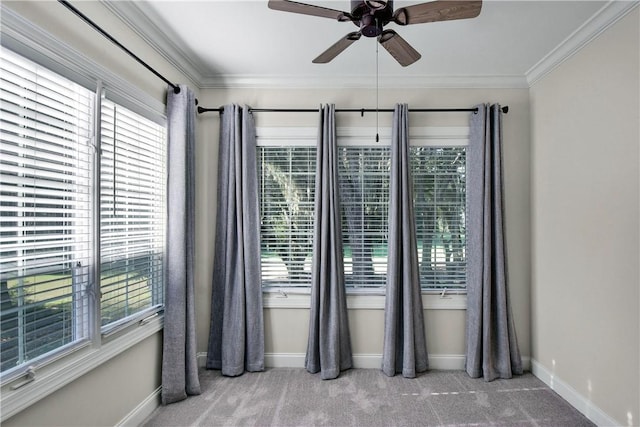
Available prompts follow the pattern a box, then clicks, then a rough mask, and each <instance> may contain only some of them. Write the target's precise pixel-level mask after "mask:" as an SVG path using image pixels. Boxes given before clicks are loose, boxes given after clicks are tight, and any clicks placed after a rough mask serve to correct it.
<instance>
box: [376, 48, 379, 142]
mask: <svg viewBox="0 0 640 427" xmlns="http://www.w3.org/2000/svg"><path fill="white" fill-rule="evenodd" d="M377 41H378V40H376V142H380V133H379V126H378V113H379V108H378V106H379V102H378V101H379V99H378V96H379V91H380V89H379V83H378V78H379V77H378V75H379V74H380V72H379V64H378V47H379V46H378V45H379V44H380V43H377Z"/></svg>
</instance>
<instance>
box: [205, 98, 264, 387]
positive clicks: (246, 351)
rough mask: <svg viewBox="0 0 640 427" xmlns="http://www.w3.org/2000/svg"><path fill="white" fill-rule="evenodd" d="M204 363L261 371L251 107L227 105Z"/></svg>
mask: <svg viewBox="0 0 640 427" xmlns="http://www.w3.org/2000/svg"><path fill="white" fill-rule="evenodd" d="M209 334H210V335H209V349H208V353H207V368H208V369H221V370H222V374H223V375H227V376H237V375H241V374H242V373H243V372H245V370H246V371H250V372H251V371H253V372H255V371H262V370H264V322H263V315H262V280H261V274H260V217H259V213H258V177H257V163H256V131H255V123H254V119H253V115H252V114H251V112H250V110H249V107H247V106H244V107H240V106H238V105H226V106H225V107H224V112H223V114H222V117H221V128H220V147H219V155H218V209H217V216H216V238H215V255H214V262H213V283H212V291H211V325H210V332H209Z"/></svg>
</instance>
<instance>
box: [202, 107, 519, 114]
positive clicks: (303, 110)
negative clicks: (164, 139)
mask: <svg viewBox="0 0 640 427" xmlns="http://www.w3.org/2000/svg"><path fill="white" fill-rule="evenodd" d="M250 110H251V111H252V112H254V113H317V112H318V111H319V110H318V109H317V108H315V109H314V108H251V109H250ZM501 110H502V112H503V113H504V114H507V113H508V112H509V106H508V105H505V106H504V107H502V108H501ZM208 111H217V112H218V113H220V114H222V113H223V112H224V108H223V107H219V108H204V107H198V113H199V114H202V113H206V112H208ZM393 111H394V110H392V109H390V108H382V109H375V108H336V113H342V112H346V113H360V115H361V116H364V113H376V112H380V113H393ZM409 112H410V113H463V112H474V113H477V112H478V109H477V108H410V109H409Z"/></svg>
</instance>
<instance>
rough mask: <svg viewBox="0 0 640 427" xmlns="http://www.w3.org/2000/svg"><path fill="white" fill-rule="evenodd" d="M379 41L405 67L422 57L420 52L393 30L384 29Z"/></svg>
mask: <svg viewBox="0 0 640 427" xmlns="http://www.w3.org/2000/svg"><path fill="white" fill-rule="evenodd" d="M378 41H379V42H380V44H381V45H382V46H383V47H384V48H385V49H387V51H388V52H389V53H390V54H391V56H393V57H394V58H395V59H396V61H398V62H399V63H400V65H402V66H403V67H406V66H407V65H411V64H413V63H414V62H416V61H417V60H418V59H420V58H421V56H420V53H418V51H417V50H415V49H414V48H413V47H411V45H410V44H409V43H407V41H406V40H405V39H403V38H402V37H400V35H399V34H398V33H396V32H395V31H393V30H385V31H383V32H382V34H381V35H380V38H379V39H378Z"/></svg>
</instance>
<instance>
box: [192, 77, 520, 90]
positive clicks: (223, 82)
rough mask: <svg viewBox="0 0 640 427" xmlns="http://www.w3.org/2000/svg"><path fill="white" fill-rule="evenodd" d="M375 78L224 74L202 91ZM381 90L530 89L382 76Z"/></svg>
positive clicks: (340, 85)
mask: <svg viewBox="0 0 640 427" xmlns="http://www.w3.org/2000/svg"><path fill="white" fill-rule="evenodd" d="M375 87H376V84H375V76H373V75H371V76H365V77H363V76H354V75H349V76H296V75H273V76H264V75H220V76H212V77H205V78H204V79H203V80H202V81H201V84H200V88H201V89H229V88H235V89H279V88H289V89H327V88H332V89H336V88H337V89H352V88H367V89H370V88H375ZM378 87H380V88H381V89H402V88H407V89H412V88H446V89H492V88H501V89H505V88H507V89H526V88H528V87H529V85H528V83H527V80H526V79H525V77H524V76H401V75H396V76H380V78H379V84H378Z"/></svg>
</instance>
